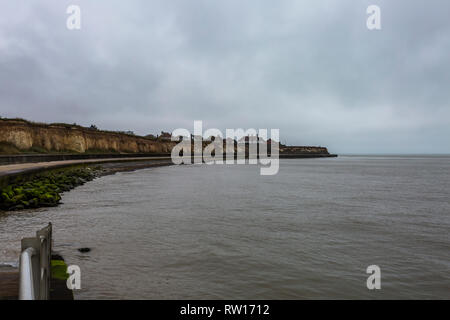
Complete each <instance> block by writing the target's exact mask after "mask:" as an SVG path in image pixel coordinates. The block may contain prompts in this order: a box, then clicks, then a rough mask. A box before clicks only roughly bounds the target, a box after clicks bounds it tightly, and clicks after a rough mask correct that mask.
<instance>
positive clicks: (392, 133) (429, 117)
mask: <svg viewBox="0 0 450 320" xmlns="http://www.w3.org/2000/svg"><path fill="white" fill-rule="evenodd" d="M72 4H75V5H79V6H80V8H81V30H72V31H71V30H68V29H67V27H66V19H67V18H68V14H67V13H66V9H67V7H68V6H69V5H72ZM371 4H375V5H378V6H379V7H380V8H381V27H382V29H381V30H377V31H369V30H368V29H367V27H366V19H367V17H368V15H367V14H366V8H367V7H368V6H369V5H371ZM449 12H450V2H449V1H444V0H442V1H438V0H431V1H419V0H417V1H416V0H414V1H412V0H397V1H392V0H370V1H363V0H340V1H336V0H316V1H301V0H281V1H273V0H254V1H235V0H227V1H224V0H221V1H219V0H190V1H186V0H170V1H167V0H161V1H154V0H151V1H149V0H142V1H140V0H139V1H138V0H130V1H119V0H107V1H106V0H96V1H92V0H82V1H76V0H72V1H55V0H39V1H12V0H0V116H3V117H22V118H26V119H29V120H33V121H42V122H68V123H74V122H76V123H78V124H82V125H86V126H89V125H91V124H96V125H97V126H98V127H99V128H101V129H109V130H133V131H134V132H136V133H137V134H141V135H145V134H148V133H157V132H159V131H161V130H163V129H164V130H166V129H167V130H173V129H175V128H178V127H184V128H187V129H191V130H192V126H193V121H194V120H203V122H204V126H205V127H208V128H211V127H217V128H219V129H221V130H223V131H225V128H238V127H242V128H251V127H253V128H279V129H280V137H281V141H282V142H286V143H289V144H306V145H322V146H328V147H329V149H330V151H331V152H334V153H341V154H342V153H450V141H449V136H450V90H449V86H450V54H449V53H450V16H449Z"/></svg>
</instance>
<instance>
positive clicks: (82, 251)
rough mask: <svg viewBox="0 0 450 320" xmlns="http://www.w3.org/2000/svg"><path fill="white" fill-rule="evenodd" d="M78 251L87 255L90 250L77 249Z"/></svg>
mask: <svg viewBox="0 0 450 320" xmlns="http://www.w3.org/2000/svg"><path fill="white" fill-rule="evenodd" d="M78 251H80V252H81V253H87V252H90V251H91V248H79V249H78Z"/></svg>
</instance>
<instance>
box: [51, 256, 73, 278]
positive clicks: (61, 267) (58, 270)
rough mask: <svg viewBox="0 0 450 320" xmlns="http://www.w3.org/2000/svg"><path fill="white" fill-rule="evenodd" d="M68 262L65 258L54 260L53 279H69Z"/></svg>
mask: <svg viewBox="0 0 450 320" xmlns="http://www.w3.org/2000/svg"><path fill="white" fill-rule="evenodd" d="M68 278H69V274H68V273H67V264H66V263H65V262H64V260H52V279H58V280H67V279H68Z"/></svg>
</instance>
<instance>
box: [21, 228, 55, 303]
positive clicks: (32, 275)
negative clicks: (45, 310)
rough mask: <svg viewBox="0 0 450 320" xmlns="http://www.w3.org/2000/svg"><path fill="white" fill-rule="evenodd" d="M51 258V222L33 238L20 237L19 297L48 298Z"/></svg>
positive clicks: (29, 298)
mask: <svg viewBox="0 0 450 320" xmlns="http://www.w3.org/2000/svg"><path fill="white" fill-rule="evenodd" d="M51 258H52V224H51V223H49V224H48V226H47V227H45V228H43V229H41V230H39V231H38V232H36V237H35V238H23V239H22V253H21V255H20V286H19V299H21V300H48V299H49V298H50V278H51Z"/></svg>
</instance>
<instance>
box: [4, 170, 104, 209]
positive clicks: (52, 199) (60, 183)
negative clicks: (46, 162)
mask: <svg viewBox="0 0 450 320" xmlns="http://www.w3.org/2000/svg"><path fill="white" fill-rule="evenodd" d="M99 171H100V169H99V168H93V169H92V168H89V167H83V168H70V169H65V170H62V171H61V170H59V171H55V172H47V173H42V174H39V175H37V176H34V177H33V178H32V180H30V181H26V182H20V183H17V184H12V185H8V186H7V187H5V188H3V189H1V190H0V209H1V210H21V209H26V208H39V207H53V206H57V205H58V204H59V202H60V201H61V195H60V193H61V192H65V191H69V190H71V189H73V188H75V187H77V186H80V185H82V184H84V183H86V182H87V181H91V180H93V179H95V178H96V177H97V176H98V175H99Z"/></svg>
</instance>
